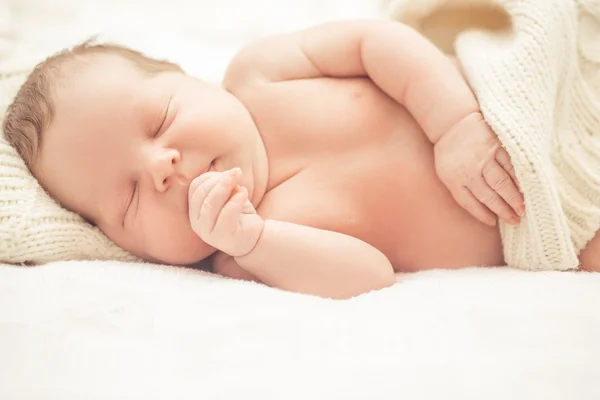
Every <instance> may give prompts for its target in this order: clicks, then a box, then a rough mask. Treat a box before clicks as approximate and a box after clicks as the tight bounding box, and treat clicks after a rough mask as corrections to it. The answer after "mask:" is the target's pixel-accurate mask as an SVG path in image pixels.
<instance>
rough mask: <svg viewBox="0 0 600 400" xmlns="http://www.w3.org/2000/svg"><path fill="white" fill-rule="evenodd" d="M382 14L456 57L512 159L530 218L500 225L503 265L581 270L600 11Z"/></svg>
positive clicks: (465, 3) (582, 0) (518, 5)
mask: <svg viewBox="0 0 600 400" xmlns="http://www.w3.org/2000/svg"><path fill="white" fill-rule="evenodd" d="M387 15H388V16H391V17H392V18H394V19H396V20H400V21H402V22H405V23H407V24H408V25H411V26H413V27H414V28H416V29H417V30H419V31H421V32H422V33H423V34H425V35H426V36H428V37H429V38H430V39H431V40H432V41H433V42H434V43H436V45H438V47H440V48H441V49H442V50H444V51H447V52H453V51H455V54H456V56H457V57H458V59H459V60H460V62H461V64H462V67H463V69H464V71H465V74H466V76H467V80H468V81H469V84H470V85H471V87H472V88H473V90H474V92H475V94H476V96H477V98H478V100H479V103H480V105H481V110H482V113H483V115H484V117H485V118H486V120H487V122H488V123H489V124H490V126H491V127H492V129H494V131H495V132H496V133H497V135H498V137H499V138H500V140H501V142H502V144H503V146H504V147H505V148H506V149H507V151H508V152H509V154H510V156H511V158H512V161H513V164H514V167H515V172H516V175H517V177H518V180H519V183H520V186H521V189H522V191H523V193H524V196H525V202H526V207H527V214H526V217H525V218H524V219H523V220H522V222H521V224H520V225H518V226H510V225H507V224H501V233H502V236H503V242H504V253H505V259H506V262H507V264H509V265H510V266H513V267H518V268H526V269H556V270H567V269H574V268H577V267H578V264H579V263H578V260H577V255H578V253H579V251H580V250H581V249H582V248H584V247H585V245H586V244H587V243H588V242H589V241H590V240H591V239H592V238H593V236H594V234H595V232H596V231H597V230H598V229H599V228H600V2H598V0H391V1H389V2H387ZM452 47H453V48H452Z"/></svg>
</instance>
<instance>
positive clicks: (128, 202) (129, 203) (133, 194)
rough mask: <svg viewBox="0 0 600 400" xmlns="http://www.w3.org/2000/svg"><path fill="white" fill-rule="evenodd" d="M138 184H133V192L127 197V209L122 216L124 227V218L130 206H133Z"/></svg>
mask: <svg viewBox="0 0 600 400" xmlns="http://www.w3.org/2000/svg"><path fill="white" fill-rule="evenodd" d="M137 189H138V184H137V182H135V183H134V184H133V190H132V191H131V195H130V196H129V200H128V201H127V208H126V209H125V213H124V214H123V225H125V218H126V217H127V215H128V214H129V212H130V210H131V205H132V204H133V200H134V199H135V195H136V193H137Z"/></svg>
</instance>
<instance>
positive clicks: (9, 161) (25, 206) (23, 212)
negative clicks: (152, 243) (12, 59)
mask: <svg viewBox="0 0 600 400" xmlns="http://www.w3.org/2000/svg"><path fill="white" fill-rule="evenodd" d="M29 71H30V68H25V67H22V66H20V67H12V68H6V65H4V66H3V67H2V68H1V69H0V126H1V125H2V119H3V117H4V113H5V110H6V107H7V106H8V104H9V103H10V101H11V100H12V98H13V97H14V95H15V94H16V93H17V90H18V89H19V86H20V85H21V84H22V83H23V82H24V80H25V79H26V77H27V73H28V72H29ZM90 259H98V260H122V261H135V260H137V258H136V257H134V256H133V255H131V254H129V253H128V252H126V251H124V250H123V249H121V248H119V247H117V246H116V245H115V244H113V243H112V242H111V241H110V240H109V239H108V238H106V236H104V235H103V234H102V232H101V231H100V230H99V229H97V228H95V227H92V226H91V225H89V224H88V223H86V222H85V221H84V220H83V219H82V218H81V217H79V216H78V215H76V214H74V213H71V212H69V211H67V210H65V209H64V208H62V207H61V206H60V205H59V204H57V203H56V202H55V201H54V200H52V199H51V198H50V196H49V195H48V194H47V193H46V192H45V191H44V190H43V189H42V188H41V187H40V185H39V184H38V182H37V181H36V179H35V178H34V177H33V176H32V175H31V173H30V172H29V170H28V168H27V167H26V166H25V163H24V162H23V160H22V159H21V157H19V155H18V154H17V152H16V150H15V149H14V148H13V147H12V146H10V145H9V144H8V143H7V141H6V139H5V138H4V133H3V132H2V134H0V262H4V263H13V264H16V263H28V264H29V263H30V264H41V263H46V262H51V261H59V260H90Z"/></svg>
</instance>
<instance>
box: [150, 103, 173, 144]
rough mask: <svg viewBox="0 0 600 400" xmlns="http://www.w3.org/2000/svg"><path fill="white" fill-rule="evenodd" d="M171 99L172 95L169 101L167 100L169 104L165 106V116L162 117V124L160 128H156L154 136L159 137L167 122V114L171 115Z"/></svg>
mask: <svg viewBox="0 0 600 400" xmlns="http://www.w3.org/2000/svg"><path fill="white" fill-rule="evenodd" d="M171 99H172V97H170V98H169V101H168V102H167V105H166V107H165V111H164V112H163V117H162V122H161V123H160V125H159V126H158V129H157V130H156V132H154V137H158V136H159V135H160V133H161V131H162V129H163V126H164V125H165V122H166V120H167V116H168V115H169V106H170V105H171Z"/></svg>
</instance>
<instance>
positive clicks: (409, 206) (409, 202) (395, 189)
mask: <svg viewBox="0 0 600 400" xmlns="http://www.w3.org/2000/svg"><path fill="white" fill-rule="evenodd" d="M406 118H410V117H409V116H406ZM410 119H411V120H412V118H410ZM405 122H406V123H403V124H400V129H399V130H398V132H395V133H394V136H393V138H391V139H390V140H389V141H387V142H386V143H385V146H382V147H381V148H373V149H372V152H370V153H369V152H365V153H366V154H365V155H364V165H365V168H367V169H368V168H369V167H367V164H369V165H371V167H370V168H372V170H370V171H369V173H364V174H362V175H361V176H360V179H362V180H363V181H362V182H355V183H356V186H355V187H356V188H358V190H363V192H364V191H365V189H366V188H368V190H367V193H368V194H364V193H363V194H361V195H359V196H360V198H361V202H362V204H360V205H359V207H360V208H362V209H363V210H366V212H367V213H368V216H367V215H364V218H363V219H362V220H363V221H364V223H365V229H364V232H365V237H364V240H366V241H368V242H370V243H371V244H373V245H375V246H376V247H378V248H379V249H380V250H382V251H383V252H384V253H385V254H386V255H387V257H388V258H389V259H390V261H391V262H392V264H393V265H394V268H395V269H396V270H397V271H418V270H423V269H432V268H460V267H468V266H483V265H487V266H491V265H502V264H503V262H504V261H503V256H502V243H501V238H500V233H499V229H498V228H496V227H489V226H486V225H484V224H482V223H480V222H479V221H477V220H476V219H475V218H473V217H471V216H470V214H468V213H467V212H466V211H465V210H464V209H463V208H462V207H460V206H459V205H458V204H457V203H456V202H455V201H454V199H453V197H452V196H451V195H450V193H449V191H447V189H446V188H445V186H444V185H443V184H442V183H441V181H440V180H439V179H438V178H437V175H436V172H435V167H434V159H433V148H432V145H431V143H430V142H429V141H428V139H427V138H426V137H425V135H424V134H423V133H422V132H421V131H420V129H419V128H418V126H417V125H416V124H414V122H411V121H405ZM361 188H362V189H361Z"/></svg>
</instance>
